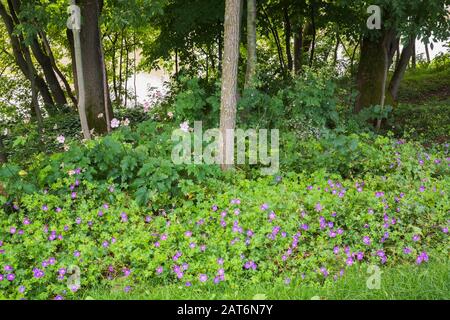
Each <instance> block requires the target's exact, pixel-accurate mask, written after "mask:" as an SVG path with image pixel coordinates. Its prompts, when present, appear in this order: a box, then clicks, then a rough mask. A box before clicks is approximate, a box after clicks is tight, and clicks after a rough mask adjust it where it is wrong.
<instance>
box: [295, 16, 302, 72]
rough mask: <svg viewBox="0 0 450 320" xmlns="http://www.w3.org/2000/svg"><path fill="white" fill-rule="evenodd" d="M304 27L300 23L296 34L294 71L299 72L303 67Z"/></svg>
mask: <svg viewBox="0 0 450 320" xmlns="http://www.w3.org/2000/svg"><path fill="white" fill-rule="evenodd" d="M302 47H303V27H302V26H301V25H300V26H298V27H297V30H296V32H295V35H294V72H295V74H299V73H300V72H301V69H302Z"/></svg>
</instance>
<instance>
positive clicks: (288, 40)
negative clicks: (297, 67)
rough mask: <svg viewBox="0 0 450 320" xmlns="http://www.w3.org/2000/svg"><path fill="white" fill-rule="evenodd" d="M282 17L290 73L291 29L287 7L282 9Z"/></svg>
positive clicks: (291, 59)
mask: <svg viewBox="0 0 450 320" xmlns="http://www.w3.org/2000/svg"><path fill="white" fill-rule="evenodd" d="M283 16H284V38H285V46H286V58H287V68H288V70H289V71H290V72H292V70H293V67H294V62H293V58H292V51H291V37H292V27H291V21H290V19H289V11H288V8H287V7H284V8H283Z"/></svg>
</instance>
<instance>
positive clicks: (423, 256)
mask: <svg viewBox="0 0 450 320" xmlns="http://www.w3.org/2000/svg"><path fill="white" fill-rule="evenodd" d="M422 262H428V254H427V253H426V252H425V251H424V252H422V253H421V254H420V255H419V256H418V257H417V259H416V263H417V264H422Z"/></svg>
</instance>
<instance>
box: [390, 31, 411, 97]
mask: <svg viewBox="0 0 450 320" xmlns="http://www.w3.org/2000/svg"><path fill="white" fill-rule="evenodd" d="M414 42H415V40H414V38H410V39H409V41H408V44H407V45H406V46H405V47H404V48H403V50H402V54H401V56H400V60H399V62H398V64H397V67H396V68H395V71H394V74H393V76H392V79H391V82H390V83H389V93H390V95H391V97H392V100H393V101H394V102H396V101H397V100H398V91H399V88H400V83H401V81H402V79H403V76H404V75H405V72H406V69H407V67H408V64H409V61H410V60H411V57H412V55H413V47H414Z"/></svg>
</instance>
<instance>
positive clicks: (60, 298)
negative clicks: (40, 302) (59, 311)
mask: <svg viewBox="0 0 450 320" xmlns="http://www.w3.org/2000/svg"><path fill="white" fill-rule="evenodd" d="M53 300H64V298H63V297H62V296H60V295H59V294H58V295H57V296H56V297H54V298H53Z"/></svg>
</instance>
